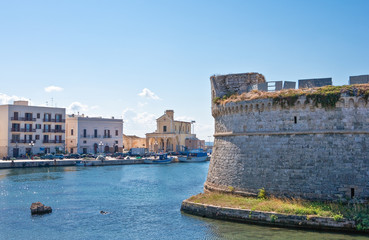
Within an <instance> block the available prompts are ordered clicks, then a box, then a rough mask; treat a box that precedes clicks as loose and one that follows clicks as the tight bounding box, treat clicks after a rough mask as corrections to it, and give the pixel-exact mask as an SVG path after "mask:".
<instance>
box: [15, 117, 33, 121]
mask: <svg viewBox="0 0 369 240" xmlns="http://www.w3.org/2000/svg"><path fill="white" fill-rule="evenodd" d="M10 119H11V120H12V121H28V122H36V118H30V117H11V118H10Z"/></svg>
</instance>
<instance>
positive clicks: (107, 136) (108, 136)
mask: <svg viewBox="0 0 369 240" xmlns="http://www.w3.org/2000/svg"><path fill="white" fill-rule="evenodd" d="M111 137H112V136H111V135H104V138H111Z"/></svg>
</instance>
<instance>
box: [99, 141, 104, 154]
mask: <svg viewBox="0 0 369 240" xmlns="http://www.w3.org/2000/svg"><path fill="white" fill-rule="evenodd" d="M99 146H100V154H101V153H102V146H104V143H103V142H102V141H100V143H99Z"/></svg>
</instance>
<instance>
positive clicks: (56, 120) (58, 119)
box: [55, 114, 62, 122]
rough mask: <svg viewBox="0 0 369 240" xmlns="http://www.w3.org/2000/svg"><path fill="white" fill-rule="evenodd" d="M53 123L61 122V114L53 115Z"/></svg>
mask: <svg viewBox="0 0 369 240" xmlns="http://www.w3.org/2000/svg"><path fill="white" fill-rule="evenodd" d="M55 122H62V115H61V114H55Z"/></svg>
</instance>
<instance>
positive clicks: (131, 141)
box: [123, 134, 146, 150]
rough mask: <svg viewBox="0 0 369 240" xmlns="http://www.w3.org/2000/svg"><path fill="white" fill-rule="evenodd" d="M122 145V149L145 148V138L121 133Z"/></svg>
mask: <svg viewBox="0 0 369 240" xmlns="http://www.w3.org/2000/svg"><path fill="white" fill-rule="evenodd" d="M123 146H124V150H130V149H131V148H146V138H141V137H138V136H136V135H124V134H123Z"/></svg>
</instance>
